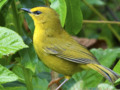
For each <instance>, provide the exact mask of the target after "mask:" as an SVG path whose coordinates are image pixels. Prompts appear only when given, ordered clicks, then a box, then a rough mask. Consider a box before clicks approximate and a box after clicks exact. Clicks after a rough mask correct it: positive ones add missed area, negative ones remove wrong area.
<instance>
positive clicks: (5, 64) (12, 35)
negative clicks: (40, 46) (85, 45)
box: [0, 0, 120, 90]
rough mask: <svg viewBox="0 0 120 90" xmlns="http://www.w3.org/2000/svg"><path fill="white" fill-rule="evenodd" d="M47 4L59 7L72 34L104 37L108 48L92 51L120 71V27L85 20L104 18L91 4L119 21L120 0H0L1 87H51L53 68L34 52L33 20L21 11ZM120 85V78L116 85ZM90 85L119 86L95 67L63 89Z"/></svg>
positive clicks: (13, 89)
mask: <svg viewBox="0 0 120 90" xmlns="http://www.w3.org/2000/svg"><path fill="white" fill-rule="evenodd" d="M84 1H86V2H87V4H86V3H85V2H84ZM46 5H48V6H50V7H51V8H53V9H55V10H56V12H57V13H58V14H59V16H60V21H61V24H62V26H63V27H64V28H65V29H66V31H67V32H68V33H70V34H71V35H76V36H77V37H85V38H94V39H97V40H104V41H105V43H106V44H107V47H108V48H107V49H105V50H103V49H101V47H100V48H99V49H91V50H90V51H91V52H92V53H93V54H94V55H95V56H96V58H97V59H98V60H99V62H100V63H101V64H102V65H104V66H107V67H109V68H112V69H113V70H114V71H115V72H116V73H118V74H120V70H119V69H120V61H118V60H119V58H120V41H119V37H116V34H115V33H117V34H118V35H120V30H119V27H120V26H119V25H118V24H117V25H116V24H114V25H111V26H112V28H113V29H114V30H113V31H111V30H110V28H109V27H108V25H107V24H102V23H101V24H96V23H92V24H91V23H89V24H88V23H84V20H103V19H102V18H101V17H100V15H98V14H96V12H95V11H94V10H93V9H91V8H90V7H89V6H90V5H91V6H93V7H94V9H95V10H97V11H98V12H99V13H100V14H101V15H102V17H105V18H106V20H108V21H111V20H112V21H119V20H120V19H119V17H120V6H119V5H120V1H119V0H49V1H48V0H0V26H1V27H0V90H47V86H48V83H49V82H50V80H51V73H50V72H51V70H50V69H49V68H48V67H46V66H45V65H44V64H43V63H42V62H41V61H40V60H39V58H38V57H37V55H36V53H35V51H34V47H33V44H32V36H33V32H34V23H33V21H32V19H31V18H30V16H29V15H28V14H26V13H24V12H23V11H21V10H20V9H21V8H33V7H35V6H46ZM23 41H24V42H23ZM28 47H29V48H28ZM23 48H24V49H23ZM21 49H22V50H21ZM101 83H102V84H101ZM119 84H120V79H118V80H117V81H116V83H115V85H116V86H117V85H119ZM88 88H89V89H100V90H101V89H102V90H105V89H106V90H107V89H111V90H113V89H116V87H115V86H114V85H112V84H111V83H109V82H108V81H106V80H105V79H104V78H103V77H102V76H101V75H100V74H98V73H97V72H95V71H93V70H90V71H89V70H86V71H82V72H79V73H76V74H75V75H73V76H72V78H71V79H70V80H69V81H68V82H67V83H66V84H65V85H64V86H63V87H62V89H63V90H80V89H88ZM117 88H120V87H117Z"/></svg>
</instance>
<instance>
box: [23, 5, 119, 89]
mask: <svg viewBox="0 0 120 90" xmlns="http://www.w3.org/2000/svg"><path fill="white" fill-rule="evenodd" d="M22 10H24V11H26V12H28V13H29V15H30V16H31V17H32V19H33V21H34V25H35V30H34V35H33V44H34V48H35V51H36V53H37V54H38V56H39V58H40V59H41V60H42V62H43V63H44V64H45V65H47V66H48V67H49V68H51V69H52V70H54V71H56V72H58V73H61V74H63V75H65V80H64V82H63V83H61V85H60V86H59V87H58V88H57V89H56V90H58V89H59V88H60V87H61V86H62V85H63V84H64V83H65V82H66V81H68V80H69V79H70V77H71V76H72V75H73V74H75V73H76V72H81V71H82V70H85V69H89V68H91V69H93V70H95V71H97V72H98V73H100V74H101V75H103V76H104V77H105V78H106V79H108V80H109V81H110V82H114V81H116V80H117V79H118V78H119V77H120V76H119V75H118V74H117V73H115V72H114V71H112V70H111V69H109V68H107V67H105V66H102V65H101V64H100V63H99V62H98V61H97V59H96V58H95V56H94V55H93V54H92V53H91V52H89V51H88V50H87V49H86V48H85V47H84V46H82V45H80V44H78V43H77V42H76V41H75V40H74V39H73V38H72V37H71V36H70V35H69V34H68V33H67V32H66V31H65V30H64V29H63V28H62V26H61V24H60V20H59V15H58V14H57V13H56V12H55V11H54V10H53V9H52V8H50V7H35V8H32V9H27V8H22ZM91 83H92V82H91Z"/></svg>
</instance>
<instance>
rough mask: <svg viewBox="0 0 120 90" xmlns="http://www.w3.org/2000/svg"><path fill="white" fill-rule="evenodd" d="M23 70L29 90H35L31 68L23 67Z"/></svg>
mask: <svg viewBox="0 0 120 90" xmlns="http://www.w3.org/2000/svg"><path fill="white" fill-rule="evenodd" d="M23 71H24V78H25V83H26V87H27V90H33V85H32V74H31V72H30V70H29V69H26V68H24V67H23Z"/></svg>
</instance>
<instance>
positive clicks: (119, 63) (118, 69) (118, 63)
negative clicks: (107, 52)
mask: <svg viewBox="0 0 120 90" xmlns="http://www.w3.org/2000/svg"><path fill="white" fill-rule="evenodd" d="M113 70H114V71H115V72H116V73H118V74H119V75H120V60H119V61H118V62H117V64H116V65H115V67H114V69H113ZM115 84H120V78H119V79H118V80H116V81H115Z"/></svg>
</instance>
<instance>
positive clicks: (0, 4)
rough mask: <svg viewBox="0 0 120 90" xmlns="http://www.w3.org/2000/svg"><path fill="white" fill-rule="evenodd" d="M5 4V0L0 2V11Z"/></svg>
mask: <svg viewBox="0 0 120 90" xmlns="http://www.w3.org/2000/svg"><path fill="white" fill-rule="evenodd" d="M6 2H7V0H0V10H1V8H2V7H3V5H4V4H5V3H6Z"/></svg>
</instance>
